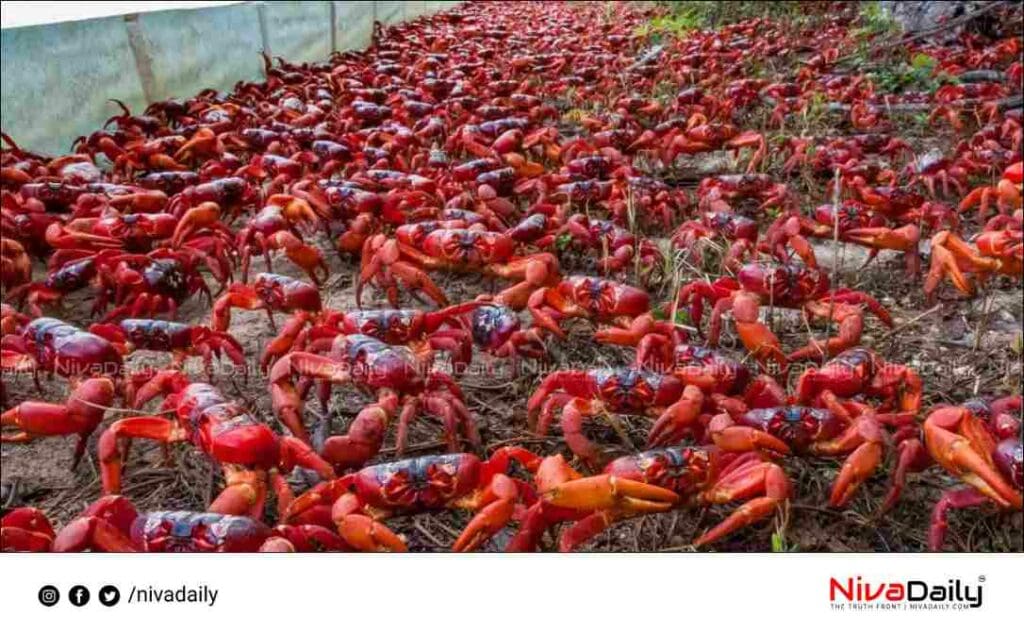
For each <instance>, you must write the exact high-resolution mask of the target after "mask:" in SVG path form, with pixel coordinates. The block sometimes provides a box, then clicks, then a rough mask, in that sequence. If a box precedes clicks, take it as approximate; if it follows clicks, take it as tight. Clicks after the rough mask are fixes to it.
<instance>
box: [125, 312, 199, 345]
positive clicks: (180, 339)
mask: <svg viewBox="0 0 1024 633" xmlns="http://www.w3.org/2000/svg"><path fill="white" fill-rule="evenodd" d="M118 326H119V327H120V328H121V331H122V332H123V333H124V336H125V338H126V339H128V341H129V342H130V343H131V344H132V345H134V346H135V347H139V348H145V349H148V350H153V351H157V352H169V351H172V350H178V349H186V348H188V347H190V346H191V345H192V326H190V325H187V324H185V323H176V322H174V321H162V320H159V319H125V320H123V321H121V322H120V323H119V324H118Z"/></svg>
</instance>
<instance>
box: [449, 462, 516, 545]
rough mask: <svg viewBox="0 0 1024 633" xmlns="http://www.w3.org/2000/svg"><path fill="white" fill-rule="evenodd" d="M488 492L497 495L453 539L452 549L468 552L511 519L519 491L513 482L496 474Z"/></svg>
mask: <svg viewBox="0 0 1024 633" xmlns="http://www.w3.org/2000/svg"><path fill="white" fill-rule="evenodd" d="M490 492H492V493H493V494H495V495H497V496H498V499H497V500H495V501H493V502H491V503H489V504H487V505H486V506H484V507H483V509H482V510H480V512H478V513H477V514H476V516H474V517H473V519H472V520H471V521H470V522H469V524H468V525H467V526H466V529H465V530H463V531H462V534H460V535H459V538H458V539H456V540H455V544H454V545H452V551H454V552H469V551H472V550H474V549H476V548H477V547H479V546H480V544H481V543H483V542H484V541H486V540H487V539H488V538H490V537H491V536H493V535H494V534H495V533H497V532H498V530H500V529H501V528H503V527H505V526H506V525H508V522H509V521H511V520H512V515H513V513H514V512H515V508H516V497H517V496H518V493H519V490H518V488H516V485H515V483H514V482H513V481H512V480H511V479H509V478H508V477H507V476H505V475H501V474H499V475H496V476H495V478H494V480H493V481H492V482H491V486H490Z"/></svg>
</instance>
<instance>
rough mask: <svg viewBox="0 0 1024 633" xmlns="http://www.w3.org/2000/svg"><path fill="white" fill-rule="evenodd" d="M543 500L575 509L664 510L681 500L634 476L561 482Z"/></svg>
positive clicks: (609, 476) (547, 492) (584, 478)
mask: <svg viewBox="0 0 1024 633" xmlns="http://www.w3.org/2000/svg"><path fill="white" fill-rule="evenodd" d="M541 499H542V500H543V501H544V502H546V503H548V504H549V505H553V506H555V507H558V508H570V509H573V510H584V511H594V510H608V509H615V510H625V511H627V512H665V511H666V510H669V509H670V508H671V507H672V506H673V505H675V504H676V503H678V502H679V495H677V494H676V493H674V492H672V491H671V490H668V489H667V488H661V487H659V486H652V485H651V484H645V483H643V482H640V481H633V480H632V479H623V478H622V477H616V476H615V475H596V476H594V477H582V478H580V479H573V480H572V481H567V482H564V483H561V484H558V485H556V486H554V487H552V488H549V489H547V490H545V491H544V492H543V493H541Z"/></svg>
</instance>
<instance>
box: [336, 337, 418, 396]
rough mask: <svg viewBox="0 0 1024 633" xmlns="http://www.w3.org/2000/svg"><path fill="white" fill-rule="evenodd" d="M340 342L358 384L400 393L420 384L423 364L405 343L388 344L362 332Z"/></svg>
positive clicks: (416, 388)
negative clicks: (401, 344)
mask: <svg viewBox="0 0 1024 633" xmlns="http://www.w3.org/2000/svg"><path fill="white" fill-rule="evenodd" d="M341 345H342V348H341V349H340V350H337V352H338V354H339V355H340V357H341V359H342V360H344V361H347V362H348V363H349V365H350V370H349V371H350V372H351V373H352V374H353V376H354V379H355V380H356V381H357V382H358V383H359V384H361V385H363V386H365V387H368V388H370V389H373V390H377V389H393V390H395V391H399V392H402V393H415V392H417V391H419V390H421V389H422V388H423V384H424V374H425V371H424V368H423V367H422V366H421V363H420V362H419V361H418V360H417V359H416V355H415V354H413V352H412V350H410V349H409V348H408V347H404V346H400V345H388V344H387V343H383V342H381V341H379V340H377V339H375V338H373V337H370V336H366V335H363V334H351V335H348V336H345V337H344V339H342V340H341ZM332 353H333V351H332Z"/></svg>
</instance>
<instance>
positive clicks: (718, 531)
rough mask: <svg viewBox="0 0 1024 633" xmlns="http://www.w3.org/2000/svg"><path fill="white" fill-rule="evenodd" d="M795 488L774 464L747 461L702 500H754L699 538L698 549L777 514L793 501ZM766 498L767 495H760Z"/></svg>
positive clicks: (709, 501) (715, 501) (696, 543)
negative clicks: (792, 495) (781, 508)
mask: <svg viewBox="0 0 1024 633" xmlns="http://www.w3.org/2000/svg"><path fill="white" fill-rule="evenodd" d="M791 494H792V485H791V484H790V481H789V477H787V476H786V473H785V471H783V470H782V467H780V466H779V465H778V464H773V463H771V462H746V463H744V464H741V465H740V466H739V467H737V468H736V469H735V470H733V471H732V472H731V473H728V474H727V475H724V476H723V477H722V478H721V479H720V480H719V481H718V483H716V484H715V485H714V487H712V488H711V489H710V490H708V491H707V492H705V493H704V494H703V495H702V496H701V497H702V499H701V500H702V501H704V502H707V503H713V504H724V503H729V502H731V501H736V500H737V499H748V498H750V497H756V498H753V499H750V500H749V501H747V502H746V503H744V504H743V505H741V506H740V507H739V508H737V509H736V510H734V511H733V512H732V514H730V515H729V516H728V517H726V519H725V520H723V521H722V522H721V523H719V524H718V525H716V526H715V527H713V528H711V529H709V530H708V531H707V532H705V533H704V534H702V535H701V536H700V537H699V538H697V539H696V540H695V541H694V542H693V544H694V545H695V546H697V547H700V546H702V545H707V544H709V543H713V542H714V541H717V540H719V539H721V538H723V537H725V536H727V535H729V534H731V533H732V532H735V531H736V530H738V529H740V528H743V527H746V526H748V525H752V524H754V523H756V522H757V521H759V520H761V519H763V518H764V517H767V516H768V515H770V514H771V513H772V512H774V511H776V510H777V509H778V508H779V507H780V506H781V505H782V504H783V503H785V502H786V500H788V499H789V498H790V496H791ZM757 495H763V496H757Z"/></svg>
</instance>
